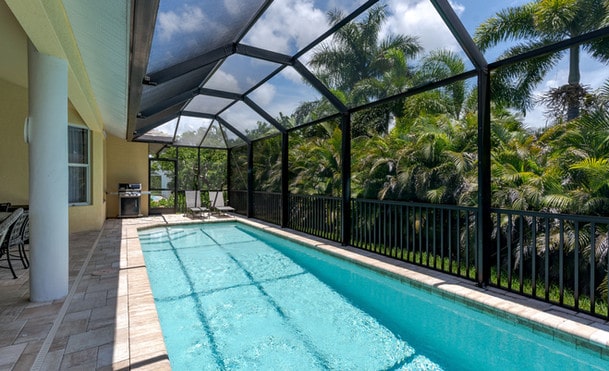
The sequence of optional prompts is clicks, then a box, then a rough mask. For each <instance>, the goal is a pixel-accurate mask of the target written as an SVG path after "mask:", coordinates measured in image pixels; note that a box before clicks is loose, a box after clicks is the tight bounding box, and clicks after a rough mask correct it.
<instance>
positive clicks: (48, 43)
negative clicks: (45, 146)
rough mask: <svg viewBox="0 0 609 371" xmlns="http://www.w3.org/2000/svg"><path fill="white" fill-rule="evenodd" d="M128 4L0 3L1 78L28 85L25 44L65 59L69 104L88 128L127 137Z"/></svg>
mask: <svg viewBox="0 0 609 371" xmlns="http://www.w3.org/2000/svg"><path fill="white" fill-rule="evenodd" d="M130 13H131V1H97V0H0V35H1V36H0V48H1V49H0V50H2V58H0V78H1V79H4V80H6V81H9V82H11V83H14V84H17V85H19V86H23V87H27V40H28V38H29V40H31V42H32V43H33V44H34V46H35V47H36V48H37V49H38V51H39V52H41V53H44V54H48V55H52V56H55V57H58V58H62V59H65V60H67V61H68V80H69V81H68V96H69V99H70V102H71V103H72V105H73V106H74V108H75V109H76V111H77V112H78V113H79V115H80V116H81V117H82V118H83V120H84V121H85V123H86V124H87V126H89V128H91V129H92V130H97V131H101V130H105V131H106V132H108V133H110V134H112V135H115V136H117V137H121V138H125V137H126V128H127V99H128V82H129V45H130V35H131V21H130V20H131V16H130Z"/></svg>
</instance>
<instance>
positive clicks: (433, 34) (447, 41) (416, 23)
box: [382, 0, 465, 53]
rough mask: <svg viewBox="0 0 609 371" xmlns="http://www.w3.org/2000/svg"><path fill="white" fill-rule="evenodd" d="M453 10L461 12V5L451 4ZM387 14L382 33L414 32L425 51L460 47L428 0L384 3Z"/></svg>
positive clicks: (457, 49) (408, 33) (456, 49)
mask: <svg viewBox="0 0 609 371" xmlns="http://www.w3.org/2000/svg"><path fill="white" fill-rule="evenodd" d="M451 5H452V6H453V9H454V10H455V12H456V13H457V14H461V13H463V11H464V10H465V8H464V7H463V6H462V5H458V4H453V3H451ZM388 10H389V13H390V15H389V17H388V19H387V23H386V24H385V26H384V28H383V30H382V33H383V37H386V35H391V34H393V35H396V34H402V35H410V36H416V37H418V39H419V42H420V43H421V45H422V46H423V48H424V51H425V53H427V52H429V51H431V50H435V49H448V50H453V51H460V50H461V48H460V46H459V44H458V43H457V41H456V40H455V38H454V37H453V35H452V33H451V32H450V30H449V29H448V27H446V25H445V24H444V21H443V20H442V18H441V17H440V15H439V14H438V12H437V11H436V9H435V8H434V7H433V5H432V4H431V3H430V2H429V1H413V0H400V1H393V2H390V3H389V4H388Z"/></svg>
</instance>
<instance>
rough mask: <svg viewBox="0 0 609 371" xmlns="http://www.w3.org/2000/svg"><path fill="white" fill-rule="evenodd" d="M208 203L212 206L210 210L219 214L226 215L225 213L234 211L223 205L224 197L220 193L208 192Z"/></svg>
mask: <svg viewBox="0 0 609 371" xmlns="http://www.w3.org/2000/svg"><path fill="white" fill-rule="evenodd" d="M209 202H211V205H212V206H211V209H212V210H216V211H217V212H218V213H220V214H226V213H227V212H234V211H235V208H233V207H230V206H228V205H225V204H224V195H223V193H222V191H220V192H214V191H209Z"/></svg>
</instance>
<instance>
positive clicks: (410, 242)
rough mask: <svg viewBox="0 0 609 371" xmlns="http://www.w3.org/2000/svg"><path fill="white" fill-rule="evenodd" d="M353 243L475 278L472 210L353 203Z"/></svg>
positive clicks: (391, 202)
mask: <svg viewBox="0 0 609 371" xmlns="http://www.w3.org/2000/svg"><path fill="white" fill-rule="evenodd" d="M351 213H352V215H351V220H352V222H351V245H353V246H355V247H359V248H362V249H365V250H369V251H373V252H376V253H379V254H382V255H386V256H390V257H392V258H395V259H400V260H404V261H408V262H410V263H414V264H418V265H422V266H426V267H429V268H433V269H437V270H441V271H443V272H448V273H451V274H455V275H458V276H462V277H466V278H470V279H475V273H476V260H475V259H476V253H475V250H476V237H477V233H476V226H477V223H476V215H477V214H476V213H477V210H476V208H471V207H459V206H447V205H431V204H420V203H406V202H396V201H378V200H363V199H353V200H351Z"/></svg>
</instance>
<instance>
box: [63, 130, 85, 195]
mask: <svg viewBox="0 0 609 371" xmlns="http://www.w3.org/2000/svg"><path fill="white" fill-rule="evenodd" d="M89 157H90V156H89V130H88V129H86V128H82V127H78V126H68V172H69V186H68V188H69V190H68V202H69V203H70V205H88V204H89V203H90V199H89V197H90V192H89Z"/></svg>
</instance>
